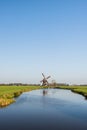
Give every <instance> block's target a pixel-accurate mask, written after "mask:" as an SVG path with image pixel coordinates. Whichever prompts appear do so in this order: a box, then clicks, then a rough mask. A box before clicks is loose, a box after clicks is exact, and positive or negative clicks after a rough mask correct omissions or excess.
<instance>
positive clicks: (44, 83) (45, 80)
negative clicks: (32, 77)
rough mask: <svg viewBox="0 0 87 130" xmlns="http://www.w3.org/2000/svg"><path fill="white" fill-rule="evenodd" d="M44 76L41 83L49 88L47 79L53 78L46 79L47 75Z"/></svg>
mask: <svg viewBox="0 0 87 130" xmlns="http://www.w3.org/2000/svg"><path fill="white" fill-rule="evenodd" d="M42 76H43V80H41V81H40V82H41V83H42V86H48V85H49V83H48V81H47V79H49V78H50V77H51V76H48V77H45V75H44V74H43V73H42Z"/></svg>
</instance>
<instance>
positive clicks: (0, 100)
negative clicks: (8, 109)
mask: <svg viewBox="0 0 87 130" xmlns="http://www.w3.org/2000/svg"><path fill="white" fill-rule="evenodd" d="M39 88H41V87H40V86H0V107H5V106H7V105H9V104H11V103H13V102H15V99H14V97H18V96H19V95H21V94H22V93H23V92H27V91H31V90H35V89H39Z"/></svg>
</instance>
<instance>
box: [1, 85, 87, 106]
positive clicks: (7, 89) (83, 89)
mask: <svg viewBox="0 0 87 130" xmlns="http://www.w3.org/2000/svg"><path fill="white" fill-rule="evenodd" d="M41 88H46V87H40V86H0V107H5V106H7V105H9V104H11V103H13V102H15V99H14V97H18V96H19V95H21V94H22V93H23V92H27V91H31V90H35V89H41ZM56 88H61V89H69V90H71V91H72V92H75V93H79V94H81V95H83V96H84V97H85V98H86V99H87V86H58V87H56Z"/></svg>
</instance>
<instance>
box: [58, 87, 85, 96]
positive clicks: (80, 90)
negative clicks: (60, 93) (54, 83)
mask: <svg viewBox="0 0 87 130" xmlns="http://www.w3.org/2000/svg"><path fill="white" fill-rule="evenodd" d="M58 88H61V89H69V90H71V91H73V92H75V93H79V94H81V95H83V96H85V97H86V98H87V86H59V87H58Z"/></svg>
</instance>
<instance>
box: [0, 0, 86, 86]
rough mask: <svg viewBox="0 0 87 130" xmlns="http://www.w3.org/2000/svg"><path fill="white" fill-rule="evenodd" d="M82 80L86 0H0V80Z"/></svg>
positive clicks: (84, 56) (84, 62)
mask: <svg viewBox="0 0 87 130" xmlns="http://www.w3.org/2000/svg"><path fill="white" fill-rule="evenodd" d="M42 72H43V73H44V74H45V75H46V76H48V75H51V79H49V81H50V82H51V80H53V79H54V80H56V82H58V83H70V84H80V83H82V84H83V83H87V0H0V83H9V82H22V83H39V81H40V80H41V79H42V75H41V73H42Z"/></svg>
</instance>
